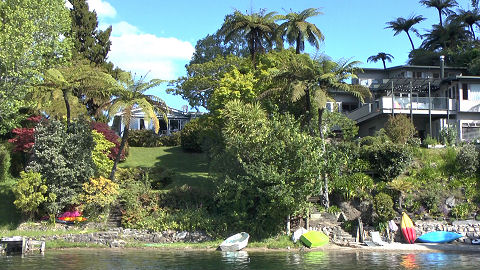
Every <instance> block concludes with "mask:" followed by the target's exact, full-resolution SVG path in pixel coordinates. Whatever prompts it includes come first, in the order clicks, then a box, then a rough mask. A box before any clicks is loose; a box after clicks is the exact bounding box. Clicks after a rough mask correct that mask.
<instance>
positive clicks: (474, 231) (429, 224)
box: [396, 220, 480, 244]
mask: <svg viewBox="0 0 480 270" xmlns="http://www.w3.org/2000/svg"><path fill="white" fill-rule="evenodd" d="M415 231H416V232H417V236H419V235H422V234H424V233H427V232H433V231H447V232H456V233H460V234H463V235H464V237H462V238H460V239H458V240H457V242H463V243H467V244H470V243H471V241H472V240H473V239H477V238H480V221H476V220H461V221H454V222H453V223H447V222H445V221H417V222H415ZM397 237H400V238H401V233H400V232H397V235H396V238H397Z"/></svg>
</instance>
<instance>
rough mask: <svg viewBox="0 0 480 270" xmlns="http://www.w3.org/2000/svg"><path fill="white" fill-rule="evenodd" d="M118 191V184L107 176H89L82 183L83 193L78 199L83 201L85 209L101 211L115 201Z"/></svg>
mask: <svg viewBox="0 0 480 270" xmlns="http://www.w3.org/2000/svg"><path fill="white" fill-rule="evenodd" d="M118 191H119V186H118V184H116V183H114V182H112V181H111V180H110V179H108V178H105V177H103V176H100V177H98V178H90V181H88V182H86V183H83V193H82V194H80V196H79V199H80V201H81V202H83V203H85V205H86V207H85V208H86V209H87V211H88V210H90V212H97V211H102V210H104V209H105V208H107V207H108V206H110V205H111V204H112V203H113V202H114V201H115V199H116V198H117V195H118V193H119V192H118Z"/></svg>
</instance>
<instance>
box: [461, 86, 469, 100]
mask: <svg viewBox="0 0 480 270" xmlns="http://www.w3.org/2000/svg"><path fill="white" fill-rule="evenodd" d="M462 93H463V100H468V84H466V83H463V84H462Z"/></svg>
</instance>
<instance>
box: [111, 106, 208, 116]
mask: <svg viewBox="0 0 480 270" xmlns="http://www.w3.org/2000/svg"><path fill="white" fill-rule="evenodd" d="M202 114H203V113H202V112H184V111H180V110H177V109H174V108H170V107H169V108H168V113H167V118H169V119H190V118H191V117H192V116H193V117H196V116H200V115H202ZM115 116H123V112H118V113H116V114H115ZM132 117H134V118H143V117H145V114H144V113H143V111H142V109H141V108H136V109H133V110H132Z"/></svg>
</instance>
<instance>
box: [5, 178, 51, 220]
mask: <svg viewBox="0 0 480 270" xmlns="http://www.w3.org/2000/svg"><path fill="white" fill-rule="evenodd" d="M47 189H48V188H47V186H46V185H45V179H43V178H42V175H41V174H40V173H36V172H31V171H30V172H21V173H20V179H19V180H18V182H17V183H16V184H15V186H14V187H13V188H12V191H13V193H14V194H15V201H14V202H13V204H14V205H15V206H16V207H17V208H18V209H19V210H20V211H22V212H23V213H25V214H27V215H28V217H30V218H31V217H33V214H35V213H36V212H37V211H38V207H39V206H40V205H41V204H42V203H44V202H46V201H47V199H48V197H47ZM50 196H51V198H52V199H54V197H55V196H54V195H52V194H51V195H50Z"/></svg>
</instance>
